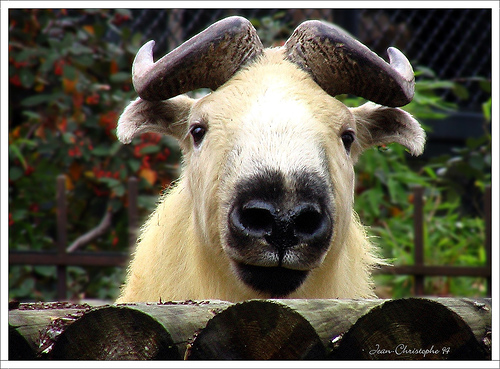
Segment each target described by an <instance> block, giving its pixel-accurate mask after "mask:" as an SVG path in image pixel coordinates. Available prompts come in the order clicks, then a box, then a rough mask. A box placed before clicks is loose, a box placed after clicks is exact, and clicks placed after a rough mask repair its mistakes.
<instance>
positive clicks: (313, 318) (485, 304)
mask: <svg viewBox="0 0 500 369" xmlns="http://www.w3.org/2000/svg"><path fill="white" fill-rule="evenodd" d="M425 300H429V301H434V302H436V303H439V304H441V305H443V306H445V307H446V308H448V309H450V310H451V311H453V312H455V313H456V314H458V315H459V316H460V317H461V318H462V319H463V320H464V321H465V322H466V324H467V325H468V326H469V327H470V329H471V330H472V332H473V334H474V336H475V337H476V340H477V341H478V342H483V341H484V340H485V339H486V340H487V339H488V338H487V336H488V335H489V334H491V319H492V317H491V314H492V310H491V299H490V298H487V299H470V298H444V297H437V298H436V297H433V298H425ZM275 301H278V302H280V303H282V304H285V305H287V306H289V307H291V308H292V309H294V310H296V311H297V312H299V313H300V314H301V315H302V316H304V318H306V319H307V320H308V321H309V322H310V323H311V325H312V326H313V327H314V329H315V330H316V332H317V333H318V335H319V337H320V338H321V341H322V342H323V344H324V345H325V347H330V346H331V345H330V344H331V340H332V338H335V337H338V336H340V335H342V334H343V333H345V332H347V331H348V330H349V329H350V328H351V327H352V326H353V325H354V324H355V323H356V322H357V321H358V319H360V318H361V317H362V316H364V315H365V314H367V313H368V312H369V311H370V310H371V309H373V308H375V307H377V306H380V305H382V304H384V303H386V302H389V301H394V300H382V299H362V300H350V299H345V300H328V299H326V300H324V299H319V300H315V299H311V300H307V299H297V300H275Z"/></svg>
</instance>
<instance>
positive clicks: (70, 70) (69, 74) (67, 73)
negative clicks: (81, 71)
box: [63, 65, 76, 81]
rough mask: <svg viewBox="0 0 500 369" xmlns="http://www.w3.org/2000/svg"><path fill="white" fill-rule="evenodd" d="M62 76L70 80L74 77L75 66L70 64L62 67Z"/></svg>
mask: <svg viewBox="0 0 500 369" xmlns="http://www.w3.org/2000/svg"><path fill="white" fill-rule="evenodd" d="M63 76H64V78H67V79H69V80H71V81H73V80H75V79H76V68H75V67H73V66H72V65H65V66H64V67H63Z"/></svg>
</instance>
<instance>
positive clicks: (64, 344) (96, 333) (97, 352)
mask: <svg viewBox="0 0 500 369" xmlns="http://www.w3.org/2000/svg"><path fill="white" fill-rule="evenodd" d="M50 358H52V359H60V360H176V359H177V360H179V359H180V358H181V357H180V356H179V352H178V351H177V348H176V347H175V345H174V342H173V341H172V337H170V334H169V333H168V331H167V330H166V329H165V328H164V327H163V326H162V325H161V324H159V323H158V322H157V321H156V320H155V319H153V318H151V317H150V316H148V315H147V314H144V313H142V312H141V311H139V310H134V309H129V308H126V307H117V306H107V307H104V308H100V309H96V310H92V311H90V312H88V313H86V314H85V315H84V316H83V317H81V318H80V319H78V320H77V321H75V322H74V323H73V324H71V325H70V326H68V327H67V328H66V329H65V330H64V332H63V333H61V334H60V335H59V337H57V340H56V341H55V343H54V348H53V349H52V351H51V352H50Z"/></svg>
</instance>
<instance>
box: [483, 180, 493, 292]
mask: <svg viewBox="0 0 500 369" xmlns="http://www.w3.org/2000/svg"><path fill="white" fill-rule="evenodd" d="M491 201H492V199H491V185H489V186H486V188H485V189H484V232H485V239H484V248H485V251H486V266H487V267H490V268H491ZM487 293H488V296H490V297H491V273H490V275H489V277H488V279H487Z"/></svg>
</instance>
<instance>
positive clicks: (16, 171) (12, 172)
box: [9, 167, 24, 181]
mask: <svg viewBox="0 0 500 369" xmlns="http://www.w3.org/2000/svg"><path fill="white" fill-rule="evenodd" d="M23 175H24V171H23V170H22V169H21V168H19V167H10V168H9V180H11V181H17V180H18V179H19V178H21V177H22V176H23Z"/></svg>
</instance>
